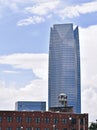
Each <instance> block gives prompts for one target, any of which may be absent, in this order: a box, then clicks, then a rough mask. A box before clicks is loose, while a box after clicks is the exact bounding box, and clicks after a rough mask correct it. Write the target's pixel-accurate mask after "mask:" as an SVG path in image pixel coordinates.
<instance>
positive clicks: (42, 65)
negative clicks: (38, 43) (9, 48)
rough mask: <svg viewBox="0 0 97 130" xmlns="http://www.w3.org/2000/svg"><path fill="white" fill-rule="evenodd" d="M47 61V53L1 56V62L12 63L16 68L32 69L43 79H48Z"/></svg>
mask: <svg viewBox="0 0 97 130" xmlns="http://www.w3.org/2000/svg"><path fill="white" fill-rule="evenodd" d="M47 63H48V55H47V54H12V55H7V56H0V64H8V65H12V66H13V67H15V68H23V69H32V70H33V72H34V73H35V75H36V76H38V77H40V78H42V79H47V73H48V72H47V69H48V66H47V65H46V64H47ZM44 70H45V71H44Z"/></svg>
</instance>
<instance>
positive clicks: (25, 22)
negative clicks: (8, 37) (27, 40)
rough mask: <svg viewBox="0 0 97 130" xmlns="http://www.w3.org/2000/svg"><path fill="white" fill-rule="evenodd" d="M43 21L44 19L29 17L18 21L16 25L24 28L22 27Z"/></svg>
mask: <svg viewBox="0 0 97 130" xmlns="http://www.w3.org/2000/svg"><path fill="white" fill-rule="evenodd" d="M44 21H45V19H44V18H42V17H40V16H33V17H29V18H27V19H22V20H20V21H18V23H17V25H18V26H24V25H30V24H36V23H41V22H44Z"/></svg>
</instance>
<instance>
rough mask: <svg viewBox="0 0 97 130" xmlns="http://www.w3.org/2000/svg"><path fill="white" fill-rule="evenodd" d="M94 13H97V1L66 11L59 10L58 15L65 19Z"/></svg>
mask: <svg viewBox="0 0 97 130" xmlns="http://www.w3.org/2000/svg"><path fill="white" fill-rule="evenodd" d="M93 12H97V1H92V2H88V3H84V4H81V5H74V6H69V7H65V8H64V9H63V8H62V9H60V10H58V12H57V13H58V14H59V15H60V16H61V17H62V19H64V18H65V17H69V18H72V17H76V16H80V15H81V14H87V13H93Z"/></svg>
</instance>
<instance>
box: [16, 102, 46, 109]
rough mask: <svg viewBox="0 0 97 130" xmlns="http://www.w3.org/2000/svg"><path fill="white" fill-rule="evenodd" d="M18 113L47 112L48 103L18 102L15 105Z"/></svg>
mask: <svg viewBox="0 0 97 130" xmlns="http://www.w3.org/2000/svg"><path fill="white" fill-rule="evenodd" d="M15 110H16V111H46V102H41V101H39V102H38V101H35V102H34V101H32V102H30V101H18V102H16V103H15Z"/></svg>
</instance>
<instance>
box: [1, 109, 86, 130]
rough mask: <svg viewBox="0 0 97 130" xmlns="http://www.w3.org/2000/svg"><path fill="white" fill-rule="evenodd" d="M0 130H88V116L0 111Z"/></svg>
mask: <svg viewBox="0 0 97 130" xmlns="http://www.w3.org/2000/svg"><path fill="white" fill-rule="evenodd" d="M0 130H88V114H75V113H64V112H50V111H48V112H41V111H33V112H28V111H21V112H19V111H0Z"/></svg>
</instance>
